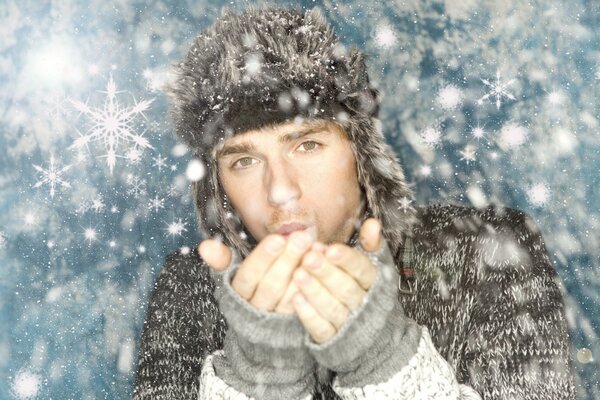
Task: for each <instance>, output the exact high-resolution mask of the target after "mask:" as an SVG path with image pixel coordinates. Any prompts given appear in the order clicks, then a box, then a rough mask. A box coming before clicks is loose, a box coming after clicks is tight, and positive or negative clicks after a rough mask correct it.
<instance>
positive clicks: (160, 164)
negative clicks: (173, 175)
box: [152, 154, 167, 172]
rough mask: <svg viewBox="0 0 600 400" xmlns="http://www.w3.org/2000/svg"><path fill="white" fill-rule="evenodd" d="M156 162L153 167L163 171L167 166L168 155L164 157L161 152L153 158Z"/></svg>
mask: <svg viewBox="0 0 600 400" xmlns="http://www.w3.org/2000/svg"><path fill="white" fill-rule="evenodd" d="M153 160H154V164H152V166H153V167H156V168H158V172H161V171H162V169H163V168H164V167H166V166H167V157H162V156H161V155H160V154H159V155H158V156H156V157H154V158H153Z"/></svg>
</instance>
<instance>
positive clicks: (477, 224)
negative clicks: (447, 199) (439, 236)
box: [415, 204, 539, 234]
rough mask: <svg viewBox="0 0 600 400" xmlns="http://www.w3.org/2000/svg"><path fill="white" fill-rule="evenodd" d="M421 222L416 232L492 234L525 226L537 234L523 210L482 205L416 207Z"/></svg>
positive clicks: (534, 225) (533, 224) (533, 223)
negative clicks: (477, 206) (479, 206)
mask: <svg viewBox="0 0 600 400" xmlns="http://www.w3.org/2000/svg"><path fill="white" fill-rule="evenodd" d="M417 215H418V217H419V220H420V222H421V223H420V224H419V225H418V226H416V228H415V232H416V233H417V234H423V233H425V232H434V233H442V232H443V233H445V234H452V233H455V234H458V233H462V234H466V233H479V234H481V233H493V232H494V231H497V230H507V229H508V230H515V229H525V230H527V231H529V232H531V233H532V234H533V233H538V232H539V229H538V228H537V226H536V224H535V222H534V221H533V220H532V218H531V217H530V216H529V215H528V214H527V213H525V212H523V211H520V210H517V209H514V208H508V207H503V206H499V205H490V206H488V207H485V208H475V207H464V206H456V205H451V204H446V205H442V204H436V205H431V206H426V207H419V208H417Z"/></svg>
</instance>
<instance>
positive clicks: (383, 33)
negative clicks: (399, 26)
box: [375, 25, 397, 48]
mask: <svg viewBox="0 0 600 400" xmlns="http://www.w3.org/2000/svg"><path fill="white" fill-rule="evenodd" d="M396 40H397V38H396V33H395V32H394V31H393V30H392V28H390V27H389V26H388V25H380V26H379V27H377V30H376V32H375V43H376V44H377V46H379V47H382V48H390V47H392V46H393V45H394V44H396Z"/></svg>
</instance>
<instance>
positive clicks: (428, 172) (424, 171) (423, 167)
mask: <svg viewBox="0 0 600 400" xmlns="http://www.w3.org/2000/svg"><path fill="white" fill-rule="evenodd" d="M419 174H421V175H423V176H429V175H431V166H429V165H421V167H420V168H419Z"/></svg>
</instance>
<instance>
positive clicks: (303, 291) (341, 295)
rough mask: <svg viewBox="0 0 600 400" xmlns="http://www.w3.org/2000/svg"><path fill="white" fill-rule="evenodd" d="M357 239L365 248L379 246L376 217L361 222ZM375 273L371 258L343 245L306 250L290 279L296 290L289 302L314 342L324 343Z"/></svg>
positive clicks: (361, 294) (368, 249)
mask: <svg viewBox="0 0 600 400" xmlns="http://www.w3.org/2000/svg"><path fill="white" fill-rule="evenodd" d="M360 242H361V245H362V247H363V249H365V250H366V251H369V252H372V251H376V250H377V249H379V247H380V246H381V224H380V222H379V221H378V220H376V219H374V218H370V219H368V220H366V221H365V222H364V223H363V225H362V226H361V229H360ZM313 247H314V246H313ZM376 276H377V270H376V268H375V267H374V266H373V264H372V263H371V261H370V260H369V259H368V258H367V257H366V256H365V255H364V254H363V253H361V252H360V251H358V250H355V249H353V248H351V247H348V246H346V245H343V244H334V245H331V246H329V247H328V248H327V249H326V251H325V252H324V253H323V252H319V251H315V250H314V249H313V250H311V251H309V252H307V254H306V255H305V256H304V257H303V259H302V263H301V266H300V267H299V268H298V269H297V270H296V271H295V273H294V280H293V282H294V283H295V284H296V285H297V286H298V288H299V292H298V293H297V294H296V295H294V297H293V305H294V309H295V311H296V314H297V315H298V317H299V318H300V321H301V322H302V324H303V325H304V328H305V329H306V330H307V332H308V333H309V334H310V336H311V337H312V339H313V340H314V341H315V342H316V343H324V342H326V341H327V340H329V339H331V338H332V337H333V336H334V335H335V334H336V333H337V331H338V330H339V329H340V328H341V327H342V325H343V324H344V323H345V322H346V320H347V319H348V315H349V314H350V311H352V310H355V309H357V308H358V307H360V305H361V304H362V301H363V299H364V297H365V295H366V293H367V291H368V290H369V288H370V287H371V285H372V284H373V282H374V281H375V277H376Z"/></svg>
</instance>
